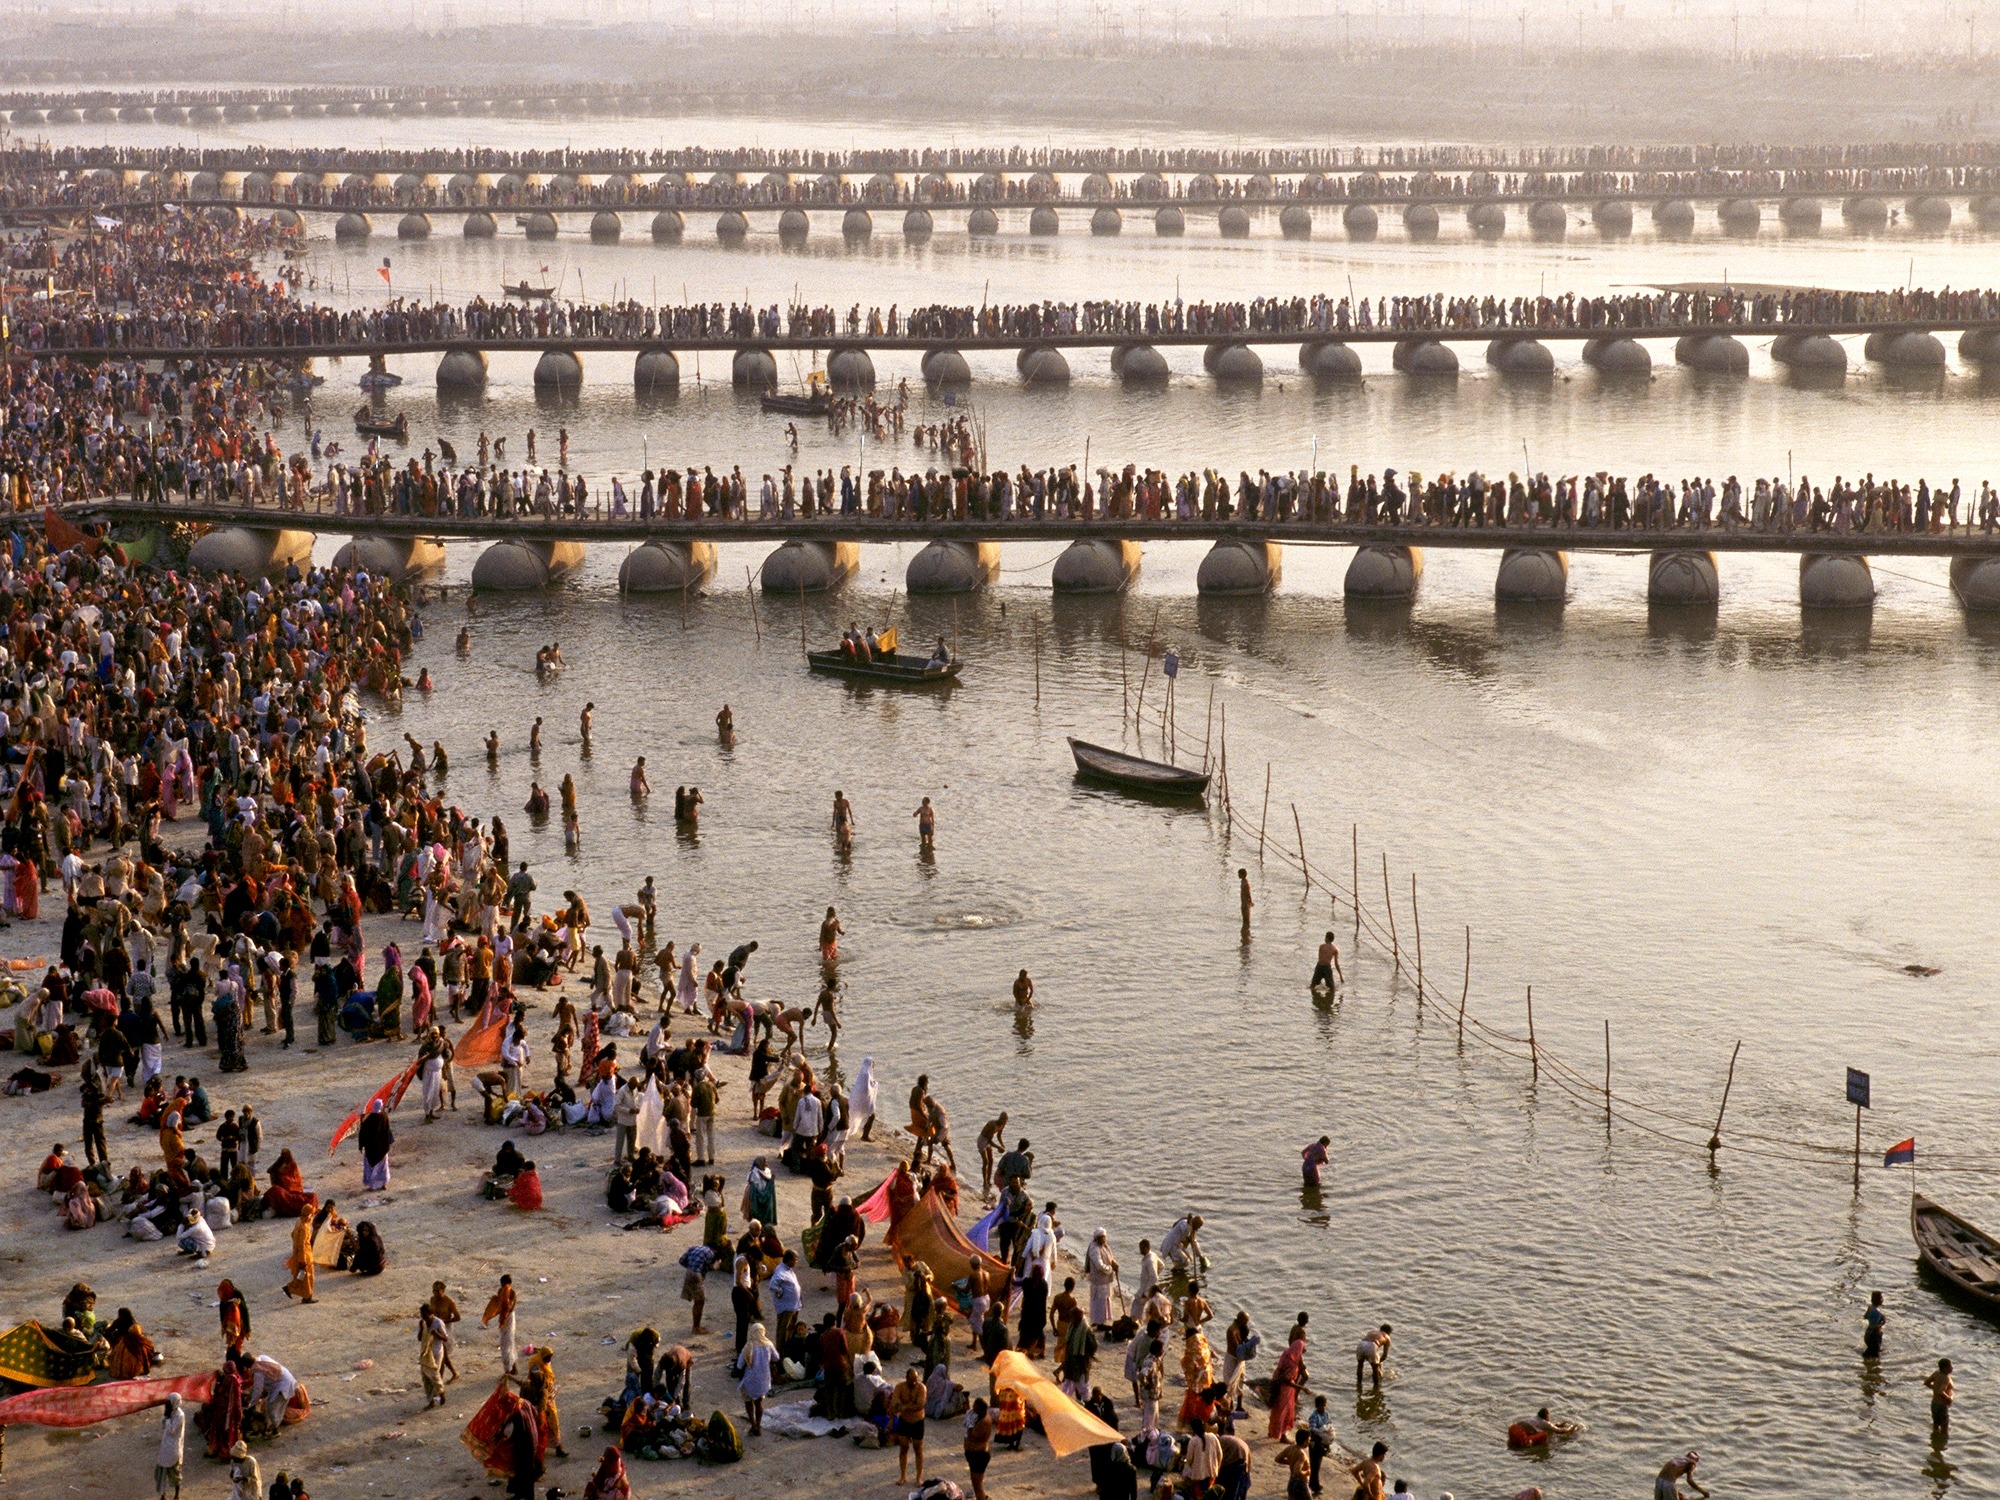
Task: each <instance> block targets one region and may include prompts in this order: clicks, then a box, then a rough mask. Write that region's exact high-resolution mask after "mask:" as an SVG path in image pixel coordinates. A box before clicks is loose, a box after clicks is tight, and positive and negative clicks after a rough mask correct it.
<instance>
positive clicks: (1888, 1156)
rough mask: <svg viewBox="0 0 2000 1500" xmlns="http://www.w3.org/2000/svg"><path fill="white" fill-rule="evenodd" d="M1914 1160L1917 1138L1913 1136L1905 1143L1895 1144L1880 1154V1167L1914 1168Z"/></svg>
mask: <svg viewBox="0 0 2000 1500" xmlns="http://www.w3.org/2000/svg"><path fill="white" fill-rule="evenodd" d="M1916 1160H1917V1138H1916V1137H1915V1136H1911V1137H1910V1138H1909V1139H1908V1140H1907V1141H1898V1142H1896V1144H1895V1145H1893V1146H1891V1147H1890V1148H1889V1149H1888V1150H1887V1151H1884V1152H1883V1153H1882V1165H1883V1166H1885V1167H1908V1166H1914V1165H1915V1164H1916Z"/></svg>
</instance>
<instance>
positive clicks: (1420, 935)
mask: <svg viewBox="0 0 2000 1500" xmlns="http://www.w3.org/2000/svg"><path fill="white" fill-rule="evenodd" d="M1410 920H1411V921H1413V922H1414V923H1415V924H1416V927H1417V1010H1418V1011H1419V1012H1421V1011H1422V1010H1423V1008H1424V914H1423V913H1422V912H1420V911H1418V910H1417V875H1416V871H1414V870H1412V871H1411V872H1410Z"/></svg>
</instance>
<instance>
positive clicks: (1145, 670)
mask: <svg viewBox="0 0 2000 1500" xmlns="http://www.w3.org/2000/svg"><path fill="white" fill-rule="evenodd" d="M1163 608H1165V606H1164V605H1159V604H1156V605H1154V606H1153V623H1152V625H1151V626H1149V627H1148V628H1147V630H1146V664H1145V666H1144V667H1142V668H1140V670H1139V701H1138V702H1137V703H1135V704H1133V705H1132V716H1133V717H1134V718H1143V717H1144V716H1145V713H1146V684H1147V683H1148V682H1150V681H1151V680H1152V677H1153V642H1154V641H1155V640H1156V639H1157V638H1158V636H1159V633H1160V611H1161V609H1163ZM1163 712H1164V710H1163Z"/></svg>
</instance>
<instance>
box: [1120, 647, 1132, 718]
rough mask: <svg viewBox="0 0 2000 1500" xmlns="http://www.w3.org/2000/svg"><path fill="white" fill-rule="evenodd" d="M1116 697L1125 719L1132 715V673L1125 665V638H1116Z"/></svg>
mask: <svg viewBox="0 0 2000 1500" xmlns="http://www.w3.org/2000/svg"><path fill="white" fill-rule="evenodd" d="M1118 697H1119V701H1120V703H1122V704H1123V707H1122V708H1121V709H1120V710H1119V712H1120V713H1121V714H1122V715H1123V716H1124V717H1125V718H1127V719H1130V718H1131V717H1132V674H1131V673H1130V672H1129V671H1128V670H1127V669H1126V666H1125V640H1124V637H1122V636H1121V637H1119V640H1118Z"/></svg>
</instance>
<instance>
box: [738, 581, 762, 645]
mask: <svg viewBox="0 0 2000 1500" xmlns="http://www.w3.org/2000/svg"><path fill="white" fill-rule="evenodd" d="M743 592H744V593H746V594H748V595H749V596H750V623H751V624H752V625H753V626H755V627H756V630H757V644H758V645H760V646H761V645H763V644H764V621H763V619H762V618H761V617H760V616H759V615H758V613H757V585H756V583H755V582H754V581H753V580H752V579H751V577H750V565H749V564H748V563H745V564H744V565H743Z"/></svg>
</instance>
